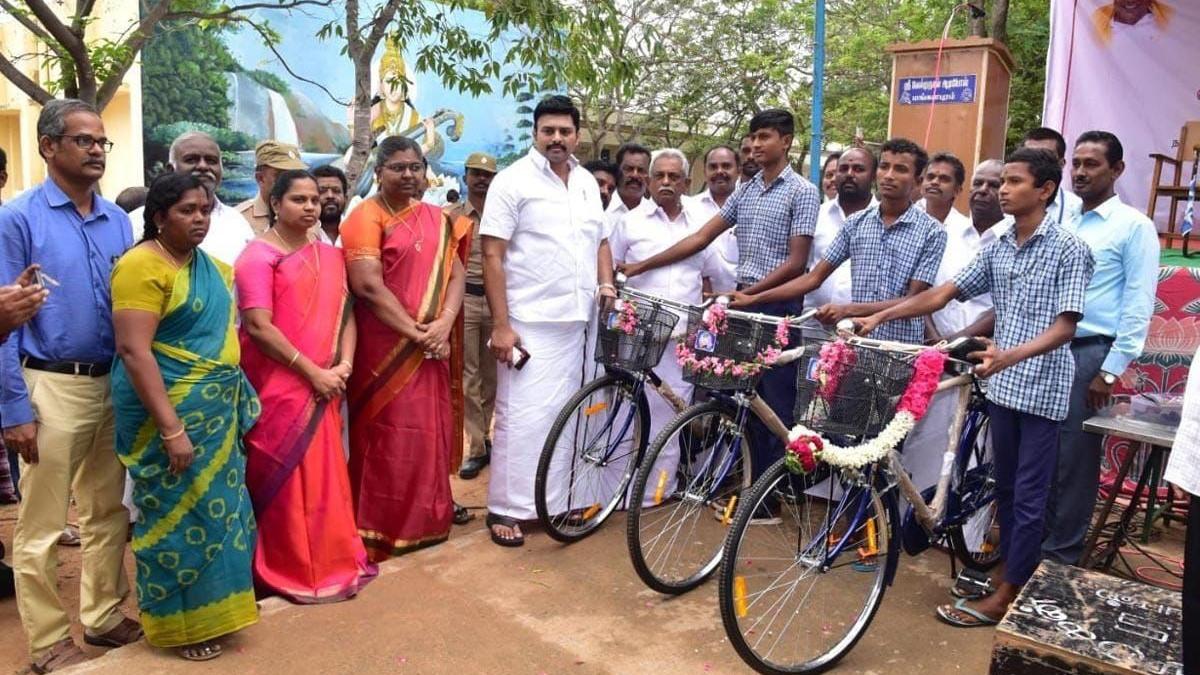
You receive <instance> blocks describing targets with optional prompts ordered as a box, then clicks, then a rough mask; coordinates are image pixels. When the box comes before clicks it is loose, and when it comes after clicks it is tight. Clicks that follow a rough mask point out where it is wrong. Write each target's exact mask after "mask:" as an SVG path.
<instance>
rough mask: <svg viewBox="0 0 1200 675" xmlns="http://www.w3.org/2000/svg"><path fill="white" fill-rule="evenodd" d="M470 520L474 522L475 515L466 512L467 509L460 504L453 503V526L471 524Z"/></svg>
mask: <svg viewBox="0 0 1200 675" xmlns="http://www.w3.org/2000/svg"><path fill="white" fill-rule="evenodd" d="M472 520H475V514H474V513H471V512H470V511H468V510H467V507H465V506H463V505H462V504H459V503H458V502H455V503H454V524H455V525H466V524H467V523H469V522H471V521H472Z"/></svg>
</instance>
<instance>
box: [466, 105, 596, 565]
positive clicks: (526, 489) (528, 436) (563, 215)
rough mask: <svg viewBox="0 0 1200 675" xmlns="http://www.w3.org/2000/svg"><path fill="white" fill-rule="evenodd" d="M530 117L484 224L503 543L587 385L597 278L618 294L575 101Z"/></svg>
mask: <svg viewBox="0 0 1200 675" xmlns="http://www.w3.org/2000/svg"><path fill="white" fill-rule="evenodd" d="M533 124H534V147H533V148H531V149H530V150H529V153H528V154H527V155H526V156H525V157H523V158H521V159H519V160H517V161H516V162H514V163H513V164H512V166H510V167H508V168H507V169H505V170H503V171H501V172H500V173H498V174H496V178H495V179H494V180H493V182H492V185H491V188H490V189H489V190H488V199H487V203H486V204H485V205H484V209H483V219H482V220H481V221H480V225H479V233H480V235H481V236H482V237H483V240H482V242H483V243H482V245H483V279H484V289H485V292H486V294H487V300H488V307H489V308H490V310H491V314H492V340H491V350H492V354H493V355H494V356H495V357H496V361H497V363H498V368H497V377H496V409H495V429H494V435H493V439H492V462H491V466H492V469H491V478H490V482H489V484H488V518H487V522H488V527H489V528H490V530H491V536H492V541H494V542H495V543H497V544H500V545H501V546H520V545H521V544H523V543H524V541H525V540H524V535H523V533H522V532H521V528H520V521H523V520H532V519H534V518H536V517H537V511H536V509H535V507H534V474H535V473H536V469H537V462H538V457H539V456H540V454H541V450H542V444H543V442H544V441H545V438H546V436H547V434H548V433H549V431H550V426H551V425H552V424H553V422H554V418H555V416H556V415H557V414H558V412H559V408H560V407H561V406H562V405H563V402H564V401H566V399H567V398H568V397H569V396H571V395H572V394H573V393H575V391H576V390H578V389H579V387H580V386H581V385H582V381H583V376H584V371H585V367H586V365H587V364H586V358H585V354H586V352H587V326H588V321H589V320H590V319H591V318H592V315H593V313H594V310H595V302H594V299H595V297H596V295H597V280H598V279H599V281H600V282H601V283H600V287H599V290H600V293H601V294H602V295H608V296H613V295H615V293H614V292H613V287H612V265H611V256H610V255H609V252H608V246H607V242H606V241H605V234H606V230H607V225H606V223H605V217H604V209H603V208H602V207H601V205H600V189H599V187H597V185H596V179H595V178H593V177H592V175H591V174H590V173H588V171H587V170H586V169H584V168H583V167H582V166H580V165H579V162H578V161H577V160H576V159H575V158H574V156H572V152H574V150H575V147H576V145H578V143H579V109H578V108H576V107H575V105H574V103H572V102H571V100H570V99H569V98H567V97H565V96H550V97H548V98H546V99H544V100H542V102H541V103H539V104H538V106H537V108H536V109H534V111H533ZM601 259H602V260H603V261H604V263H603V264H598V261H599V260H601Z"/></svg>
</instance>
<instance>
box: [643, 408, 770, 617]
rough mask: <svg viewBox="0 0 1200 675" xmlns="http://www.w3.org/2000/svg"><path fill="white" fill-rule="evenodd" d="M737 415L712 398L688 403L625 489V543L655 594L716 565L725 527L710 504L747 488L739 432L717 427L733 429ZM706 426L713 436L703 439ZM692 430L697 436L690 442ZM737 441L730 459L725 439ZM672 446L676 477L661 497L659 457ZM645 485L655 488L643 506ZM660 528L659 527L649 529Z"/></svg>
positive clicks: (675, 589) (690, 584)
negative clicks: (732, 433)
mask: <svg viewBox="0 0 1200 675" xmlns="http://www.w3.org/2000/svg"><path fill="white" fill-rule="evenodd" d="M736 415H737V409H736V408H735V407H734V406H732V405H730V404H728V403H723V402H721V401H718V400H710V401H706V402H703V403H698V404H696V405H693V406H691V407H689V408H687V409H685V410H684V411H683V412H681V413H679V414H678V415H677V416H676V417H675V418H674V419H672V420H671V421H670V422H668V423H667V425H666V426H665V427H663V429H662V431H661V432H659V434H658V436H657V437H656V438H655V439H654V441H653V442H652V443H651V444H650V446H649V447H648V448H647V449H646V453H645V455H644V456H643V458H642V463H641V466H640V467H639V468H638V472H637V475H636V476H635V477H634V481H633V488H632V489H631V490H630V499H631V502H630V504H629V512H628V515H627V520H626V526H625V542H626V546H627V547H628V549H629V558H630V561H631V562H632V563H633V568H634V570H635V571H636V572H637V575H638V577H639V578H640V579H641V580H642V581H643V582H644V583H645V584H646V585H647V586H649V587H650V588H652V589H654V590H655V591H658V592H659V593H664V594H667V595H680V594H682V593H686V592H688V591H690V590H692V589H693V588H696V587H697V586H699V585H700V584H702V583H704V581H705V580H706V579H708V578H709V577H710V576H712V574H713V573H714V572H716V570H717V566H718V565H719V564H720V562H721V553H722V550H723V548H724V541H725V535H726V533H727V532H728V528H727V527H726V525H725V524H723V523H721V522H718V521H717V519H716V517H715V515H716V512H715V511H714V505H715V504H718V503H720V502H721V500H722V499H725V500H728V499H730V498H731V497H732V496H733V495H740V494H744V493H745V492H746V491H747V490H748V488H749V487H750V485H749V480H750V476H751V473H750V444H749V440H748V439H747V437H746V436H747V435H746V433H745V429H744V428H738V429H737V431H736V434H737V435H736V436H732V437H730V436H729V434H728V432H729V429H728V427H727V426H725V425H723V424H722V422H727V423H728V424H732V425H734V426H735V427H737V426H738V425H737V422H736ZM714 426H715V427H716V429H713V428H712V427H714ZM697 427H700V429H697ZM742 427H744V425H742ZM710 431H715V433H716V436H715V437H710V436H709V433H710ZM697 433H701V434H703V435H702V436H701V437H700V438H699V439H697V438H696V434H697ZM739 438H740V442H739V444H738V449H737V453H738V454H737V456H736V457H733V456H731V455H729V454H728V453H729V452H730V451H732V446H731V445H727V443H733V442H735V441H738V439H739ZM676 447H678V448H679V451H680V453H679V454H680V457H679V459H678V460H677V465H676V468H675V470H674V475H675V480H674V482H673V484H672V485H673V487H672V488H671V489H670V490H669V491H668V494H666V495H665V499H664V494H663V492H664V489H665V488H667V486H668V474H667V469H666V468H662V467H659V466H658V465H659V458H660V456H662V455H663V454H664V451H665V450H667V449H674V448H676ZM717 453H721V454H717ZM656 468H658V470H657V471H656V470H655V469H656ZM717 483H720V484H721V486H720V487H718V486H717ZM648 488H649V489H650V490H651V491H652V492H653V493H654V497H653V498H651V499H652V503H651V504H650V505H647V504H646V501H647V495H648V494H649V493H648V492H647V489H648ZM659 525H661V526H662V528H663V529H661V530H658V529H656V528H657V527H658V526H659ZM714 540H715V544H714V543H713V541H714Z"/></svg>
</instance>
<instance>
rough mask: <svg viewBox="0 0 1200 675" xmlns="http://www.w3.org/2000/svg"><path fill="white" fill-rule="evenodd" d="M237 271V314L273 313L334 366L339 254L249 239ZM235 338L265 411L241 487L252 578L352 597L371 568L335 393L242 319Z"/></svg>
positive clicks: (266, 588)
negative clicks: (265, 346) (288, 249)
mask: <svg viewBox="0 0 1200 675" xmlns="http://www.w3.org/2000/svg"><path fill="white" fill-rule="evenodd" d="M318 271H319V273H318ZM235 276H236V279H237V285H238V304H239V305H241V307H242V310H243V311H245V310H248V309H269V310H271V322H272V323H273V324H274V325H275V327H276V328H278V329H279V331H280V332H281V333H283V335H284V337H286V338H287V339H288V341H289V342H291V344H292V345H293V346H294V347H295V348H296V349H298V350H300V352H301V353H302V354H304V355H305V356H306V357H308V358H309V359H310V360H312V362H313V363H315V364H317V365H319V366H320V367H322V368H330V367H333V366H334V365H336V364H337V362H338V361H339V360H340V358H341V357H340V355H339V348H340V344H341V335H342V329H343V328H344V327H345V321H346V319H347V317H348V312H349V306H348V302H347V300H348V293H347V292H346V263H345V261H343V259H342V253H341V251H339V250H337V249H335V248H334V247H332V246H329V245H327V244H317V243H312V244H309V245H308V246H305V247H304V248H301V249H300V250H298V251H295V252H294V253H290V254H284V253H283V252H282V251H279V250H277V249H275V248H273V247H271V246H269V245H268V244H265V243H263V242H261V241H257V242H253V243H251V244H250V245H249V246H248V247H246V250H245V252H243V253H242V256H241V257H240V258H239V259H238V263H237V267H236V275H235ZM241 344H242V369H243V370H244V371H245V372H246V377H247V378H249V380H250V383H251V384H252V385H254V388H255V390H257V391H258V397H259V400H260V401H262V409H263V413H262V416H261V417H260V418H259V420H258V423H257V424H256V425H255V426H254V429H252V430H251V431H250V433H249V434H247V435H246V440H245V443H246V454H247V458H246V487H247V488H248V489H249V491H250V498H251V499H252V500H253V502H254V515H255V517H256V519H257V521H258V545H257V546H256V547H255V549H254V580H255V583H256V584H257V586H258V588H259V590H260V592H263V593H269V594H275V595H281V596H283V597H285V598H287V599H289V600H291V601H292V602H297V603H306V604H308V603H320V602H337V601H339V600H345V599H347V598H350V597H353V596H354V595H355V594H357V593H358V591H359V590H360V589H361V588H362V587H363V586H364V585H366V583H367V582H369V581H370V580H371V579H373V578H374V577H375V575H376V574H377V569H376V567H375V566H374V565H373V564H371V563H370V562H369V561H368V560H367V552H366V550H365V549H364V548H363V544H362V540H360V539H359V536H358V529H357V528H356V526H355V523H354V509H353V507H352V506H351V503H350V479H349V477H348V476H347V473H346V460H345V455H344V452H343V447H342V414H341V399H340V398H339V399H334V400H331V401H323V400H319V399H318V398H317V396H316V393H315V392H314V391H313V388H312V385H311V384H309V382H308V381H307V380H306V379H305V378H304V377H303V376H301V375H300V374H299V373H297V372H295V371H294V370H292V369H291V368H288V367H287V366H285V365H284V364H282V363H279V362H278V361H276V360H275V359H272V358H270V357H269V356H267V355H266V354H264V353H263V352H262V351H261V350H260V349H259V348H258V345H257V344H256V343H255V342H254V341H253V340H252V339H250V336H249V335H248V334H247V332H246V330H245V326H243V327H242V330H241Z"/></svg>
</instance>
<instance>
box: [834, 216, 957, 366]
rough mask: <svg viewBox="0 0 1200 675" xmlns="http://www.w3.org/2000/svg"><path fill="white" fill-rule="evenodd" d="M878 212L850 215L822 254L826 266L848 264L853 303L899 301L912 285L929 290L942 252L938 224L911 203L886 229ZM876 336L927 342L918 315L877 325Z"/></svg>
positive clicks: (941, 231)
mask: <svg viewBox="0 0 1200 675" xmlns="http://www.w3.org/2000/svg"><path fill="white" fill-rule="evenodd" d="M880 208H881V207H880V206H874V207H871V208H869V209H865V210H863V211H859V212H858V213H856V214H854V215H853V216H850V219H849V220H847V221H846V224H845V225H842V229H841V230H840V231H839V232H838V235H837V237H835V238H834V240H833V243H832V244H830V245H829V248H828V249H826V250H825V260H826V262H828V263H829V264H830V265H833V266H834V267H837V266H839V265H841V264H842V263H844V262H846V259H847V258H848V259H849V260H850V289H851V290H850V299H851V301H852V302H883V301H884V300H894V299H896V298H902V297H904V296H905V295H907V294H908V284H909V282H910V281H921V282H924V283H926V284H929V285H931V286H932V285H933V282H934V279H935V278H936V277H937V271H938V265H940V264H941V262H942V253H943V252H944V251H945V250H946V230H945V229H944V228H942V224H941V223H939V222H938V221H936V220H934V218H933V217H932V216H930V215H929V214H928V213H925V212H924V211H922V210H921V209H920V208H918V207H917V206H916V205H915V204H913V205H910V206H909V207H908V210H906V211H905V212H904V213H903V214H901V216H900V217H899V218H897V219H896V222H894V223H892V225H891V226H890V227H887V226H884V224H883V215H882V212H881V211H880ZM874 337H875V338H877V339H879V340H896V341H898V342H909V343H920V342H923V341H924V338H925V323H924V321H922V319H921V318H920V317H916V318H912V319H896V320H895V321H889V322H887V323H885V324H883V325H881V326H879V328H877V329H876V330H875V336H874Z"/></svg>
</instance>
